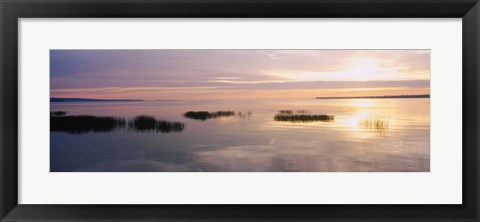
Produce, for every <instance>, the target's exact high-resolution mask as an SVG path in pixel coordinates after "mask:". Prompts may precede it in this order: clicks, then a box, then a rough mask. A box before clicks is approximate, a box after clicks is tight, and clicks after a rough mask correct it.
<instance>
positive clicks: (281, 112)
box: [278, 110, 293, 115]
mask: <svg viewBox="0 0 480 222" xmlns="http://www.w3.org/2000/svg"><path fill="white" fill-rule="evenodd" d="M278 114H282V115H292V114H293V111H292V110H280V111H278Z"/></svg>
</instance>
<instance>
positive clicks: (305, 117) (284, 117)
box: [274, 114, 335, 122]
mask: <svg viewBox="0 0 480 222" xmlns="http://www.w3.org/2000/svg"><path fill="white" fill-rule="evenodd" d="M334 119H335V117H334V116H330V115H316V114H277V115H275V117H274V120H275V121H289V122H313V121H324V122H330V121H333V120H334Z"/></svg>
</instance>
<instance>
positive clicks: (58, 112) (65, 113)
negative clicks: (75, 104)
mask: <svg viewBox="0 0 480 222" xmlns="http://www.w3.org/2000/svg"><path fill="white" fill-rule="evenodd" d="M66 115H67V112H65V111H53V112H50V116H66Z"/></svg>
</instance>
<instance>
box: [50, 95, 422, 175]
mask: <svg viewBox="0 0 480 222" xmlns="http://www.w3.org/2000/svg"><path fill="white" fill-rule="evenodd" d="M59 110H62V111H67V112H68V115H97V116H115V117H124V118H133V117H134V116H137V115H152V116H155V117H157V118H159V119H163V120H169V121H179V122H183V123H185V125H186V128H185V130H183V131H182V132H171V133H156V132H132V131H128V130H117V131H113V132H99V133H98V132H88V133H83V134H71V133H67V132H51V141H50V142H51V148H50V157H51V162H50V163H51V165H50V167H51V171H52V172H70V171H81V172H87V171H95V172H111V171H116V172H127V171H135V172H145V171H148V172H151V171H154V172H179V171H188V172H195V171H210V172H218V171H227V172H228V171H230V172H253V171H260V172H262V171H263V172H272V171H273V172H285V171H297V172H299V171H300V172H357V171H374V172H387V171H389V172H390V171H402V172H403V171H422V172H425V171H427V172H428V171H430V99H428V98H418V99H332V100H316V99H306V100H255V101H238V100H236V101H154V102H153V101H152V102H79V103H51V111H59ZM219 110H225V111H226V110H231V111H235V112H237V113H238V112H241V113H242V114H241V115H235V116H230V117H221V118H215V119H208V120H205V121H201V120H194V119H188V118H185V117H184V116H183V113H185V112H187V111H210V112H213V111H219ZM279 110H306V111H309V112H311V113H312V114H327V115H334V116H335V120H334V121H331V122H321V121H318V122H279V121H274V116H275V114H277V113H278V111H279ZM375 119H381V120H383V121H386V122H387V123H388V125H386V126H385V127H372V126H371V125H368V124H365V122H366V121H368V120H375Z"/></svg>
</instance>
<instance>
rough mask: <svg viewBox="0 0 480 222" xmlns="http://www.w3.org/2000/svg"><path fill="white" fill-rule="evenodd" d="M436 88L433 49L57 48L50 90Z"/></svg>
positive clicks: (216, 92) (94, 94)
mask: <svg viewBox="0 0 480 222" xmlns="http://www.w3.org/2000/svg"><path fill="white" fill-rule="evenodd" d="M429 93H430V50H203V49H199V50H178V49H172V50H168V49H158V50H50V96H51V97H62V98H96V99H142V100H183V99H185V100H214V99H297V98H298V99H301V98H303V99H307V98H315V97H324V96H383V95H413V94H429Z"/></svg>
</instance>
